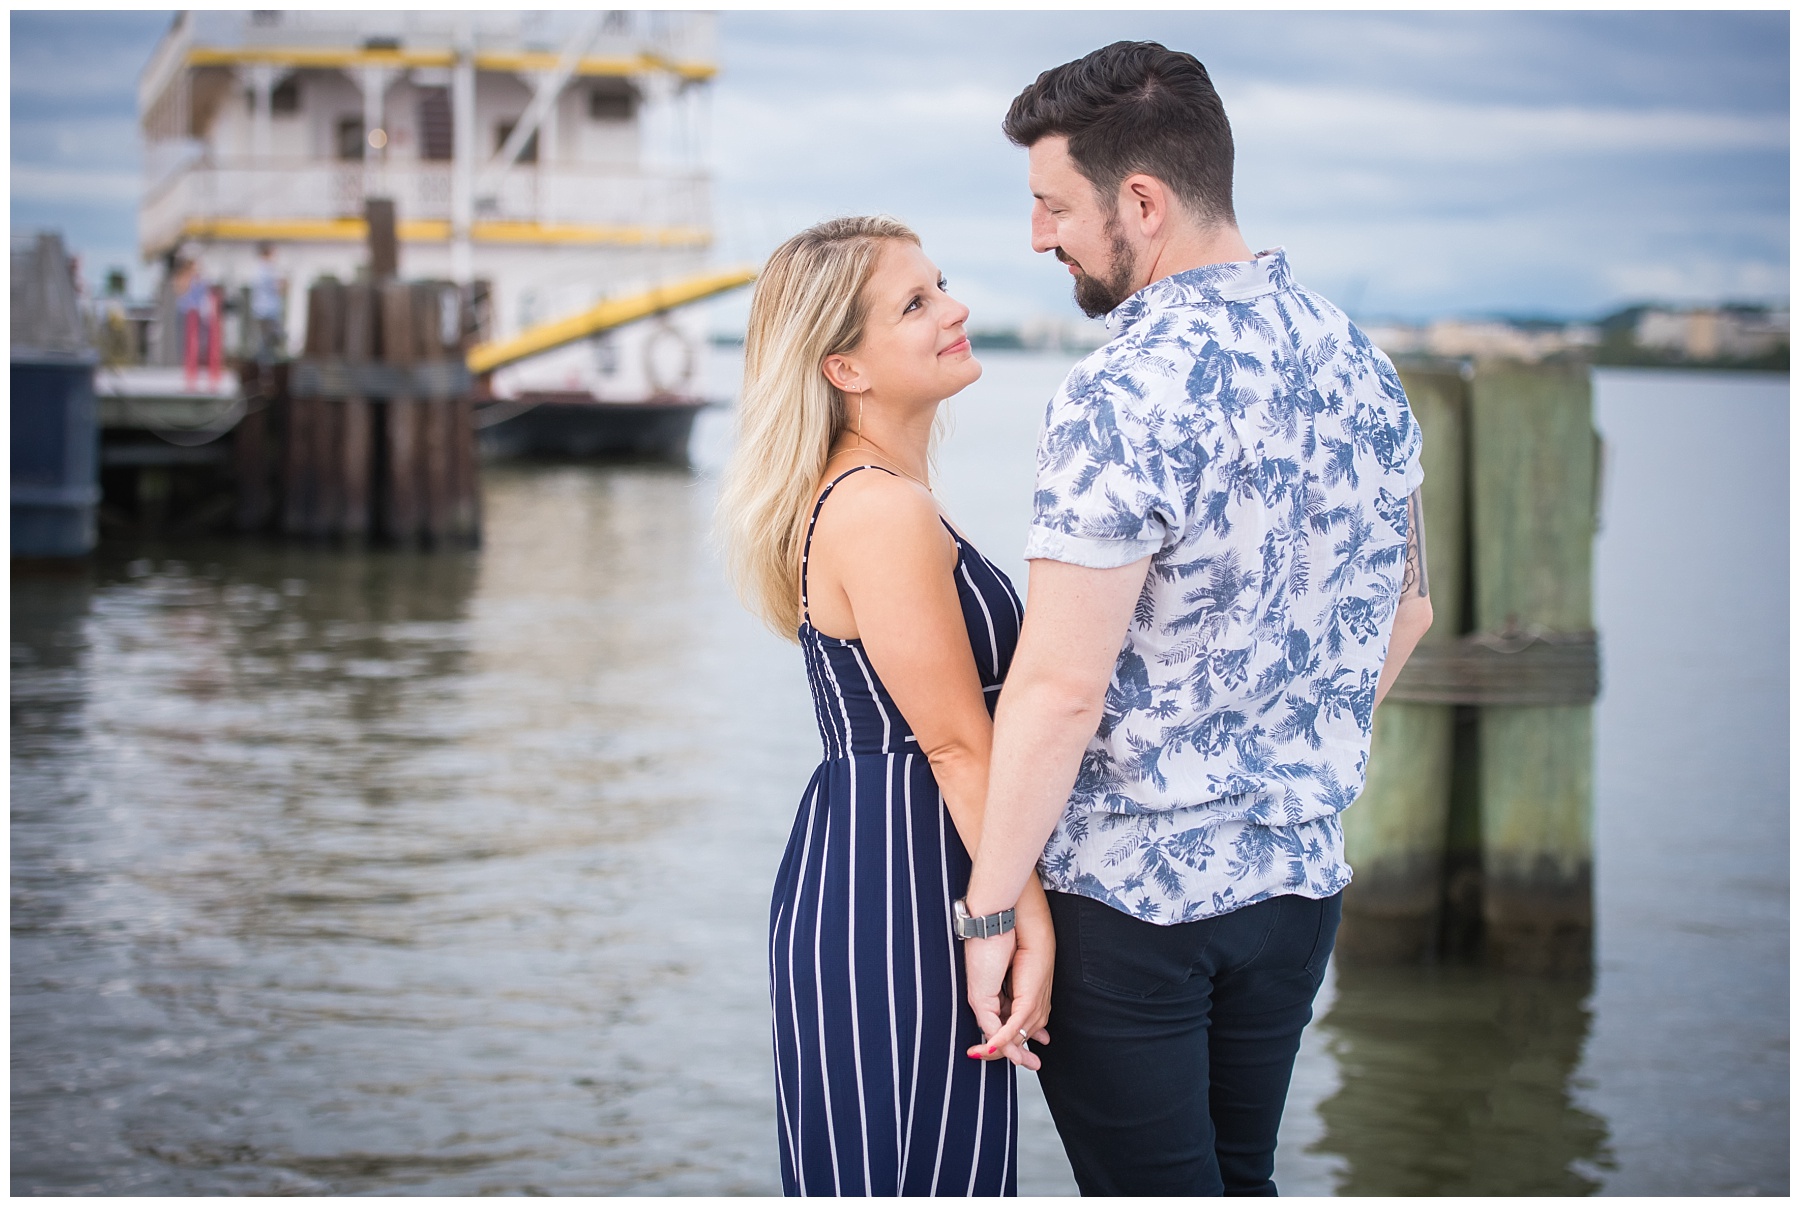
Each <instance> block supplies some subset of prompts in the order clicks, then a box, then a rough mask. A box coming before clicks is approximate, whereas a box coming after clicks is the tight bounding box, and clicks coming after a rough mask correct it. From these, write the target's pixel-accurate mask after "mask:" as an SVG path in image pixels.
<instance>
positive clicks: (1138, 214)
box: [1119, 172, 1174, 239]
mask: <svg viewBox="0 0 1800 1207" xmlns="http://www.w3.org/2000/svg"><path fill="white" fill-rule="evenodd" d="M1172 204H1174V198H1173V197H1171V196H1170V195H1169V188H1168V186H1167V185H1165V184H1164V183H1163V182H1162V181H1160V180H1158V179H1157V178H1156V177H1154V176H1151V175H1149V174H1147V173H1144V172H1134V173H1132V174H1131V175H1130V176H1127V177H1126V178H1125V179H1124V180H1122V181H1120V182H1119V209H1120V211H1121V215H1120V216H1121V217H1122V218H1123V219H1124V220H1125V221H1127V222H1132V223H1135V224H1136V226H1137V229H1138V231H1139V233H1140V234H1142V235H1143V236H1144V237H1145V238H1146V239H1154V238H1155V237H1156V236H1157V235H1159V234H1161V233H1162V230H1163V228H1164V227H1165V226H1166V225H1168V221H1169V207H1170V206H1171V205H1172Z"/></svg>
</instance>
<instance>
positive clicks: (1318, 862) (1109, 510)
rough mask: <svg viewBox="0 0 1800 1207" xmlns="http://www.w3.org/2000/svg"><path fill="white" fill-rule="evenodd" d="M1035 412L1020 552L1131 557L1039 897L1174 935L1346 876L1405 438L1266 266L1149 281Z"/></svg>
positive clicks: (1376, 354) (1361, 374)
mask: <svg viewBox="0 0 1800 1207" xmlns="http://www.w3.org/2000/svg"><path fill="white" fill-rule="evenodd" d="M1107 325H1108V327H1109V328H1110V329H1111V330H1112V331H1113V332H1114V336H1113V338H1112V340H1111V342H1109V343H1108V344H1106V346H1104V347H1103V348H1101V349H1099V350H1098V351H1096V352H1094V353H1093V354H1092V355H1090V356H1088V357H1087V358H1086V359H1084V360H1082V361H1081V362H1080V363H1079V364H1077V365H1076V366H1075V368H1074V369H1073V370H1072V371H1071V372H1070V373H1069V376H1068V378H1067V379H1066V380H1065V381H1064V383H1063V385H1062V387H1061V389H1060V390H1058V392H1057V394H1056V396H1055V397H1054V398H1053V399H1052V400H1051V402H1050V405H1049V408H1048V411H1047V413H1046V415H1045V419H1044V427H1043V430H1042V433H1041V435H1040V438H1039V444H1038V472H1037V491H1036V495H1035V503H1034V516H1033V523H1032V529H1031V534H1030V538H1029V540H1028V543H1027V546H1026V551H1025V556H1026V557H1027V558H1049V559H1051V560H1054V561H1061V562H1070V563H1073V564H1075V565H1080V566H1089V567H1092V568H1095V569H1110V568H1113V567H1117V566H1124V565H1128V564H1129V563H1131V562H1135V561H1137V560H1139V559H1141V558H1144V557H1146V556H1147V557H1149V558H1150V568H1149V573H1148V577H1147V580H1146V582H1145V585H1144V590H1143V594H1142V595H1141V596H1140V598H1139V600H1138V603H1137V608H1136V611H1135V614H1134V615H1133V618H1132V622H1131V625H1130V627H1129V630H1128V632H1127V635H1126V638H1125V643H1124V647H1123V648H1122V649H1121V651H1120V653H1119V659H1118V663H1117V665H1116V667H1115V669H1114V672H1113V678H1112V682H1111V684H1110V685H1109V686H1108V688H1107V692H1106V700H1105V706H1104V711H1103V716H1102V720H1101V722H1100V727H1099V731H1098V732H1097V733H1096V734H1095V735H1094V738H1093V740H1092V741H1090V742H1089V743H1088V747H1087V750H1086V752H1085V753H1084V755H1083V758H1082V762H1081V770H1080V772H1079V774H1078V776H1077V779H1076V782H1075V786H1074V789H1073V791H1072V793H1071V795H1070V798H1069V803H1068V806H1067V808H1066V809H1065V810H1064V812H1063V815H1062V818H1061V820H1060V821H1059V822H1058V824H1057V827H1056V830H1055V832H1054V834H1052V836H1051V838H1050V842H1049V844H1048V846H1047V847H1046V849H1045V852H1044V856H1043V859H1042V860H1041V861H1040V864H1039V872H1040V875H1041V877H1042V879H1043V882H1044V885H1045V887H1047V888H1052V889H1057V890H1060V891H1063V892H1072V893H1079V894H1082V895H1084V896H1088V897H1093V898H1096V899H1098V900H1101V901H1105V902H1107V903H1108V904H1110V905H1112V906H1114V907H1115V908H1118V909H1121V910H1123V911H1125V912H1126V913H1129V914H1131V915H1133V916H1135V917H1138V918H1142V919H1144V920H1146V921H1150V922H1156V923H1164V924H1168V923H1175V922H1185V921H1191V920H1195V919H1199V918H1205V917H1210V916H1212V915H1215V914H1220V913H1226V912H1229V911H1230V910H1233V909H1237V908H1239V907H1241V906H1244V905H1249V904H1252V903H1254V902H1256V901H1260V900H1263V899H1265V898H1268V897H1273V896H1278V895H1281V894H1297V895H1300V896H1306V897H1315V898H1322V897H1327V896H1330V895H1331V894H1333V893H1336V892H1337V891H1339V890H1340V889H1342V888H1343V887H1344V886H1345V885H1346V884H1348V883H1349V880H1350V868H1349V866H1348V865H1347V864H1346V863H1345V862H1344V856H1343V829H1342V825H1341V821H1340V818H1339V814H1341V813H1342V811H1343V810H1344V809H1345V808H1346V807H1347V806H1348V805H1349V804H1350V803H1351V802H1352V801H1354V800H1355V799H1356V797H1357V795H1358V794H1359V793H1360V792H1361V791H1362V786H1363V782H1364V778H1365V770H1366V766H1367V762H1368V756H1369V739H1370V732H1371V725H1372V720H1373V712H1374V707H1375V686H1376V683H1377V681H1378V680H1379V678H1380V675H1381V667H1382V662H1383V660H1384V659H1385V658H1386V655H1387V643H1388V636H1389V633H1390V632H1391V630H1392V627H1393V619H1394V612H1395V609H1396V607H1397V605H1398V602H1399V597H1400V584H1401V579H1402V575H1403V573H1404V558H1405V549H1406V535H1407V533H1406V526H1407V506H1406V502H1407V496H1408V495H1409V494H1410V493H1411V492H1412V491H1413V490H1414V489H1415V488H1417V487H1418V486H1419V484H1420V481H1421V479H1422V477H1423V474H1422V473H1421V471H1420V467H1419V450H1420V445H1421V437H1420V433H1419V429H1418V426H1417V424H1416V423H1415V422H1414V421H1413V418H1412V414H1411V412H1410V410H1409V408H1408V407H1407V403H1406V395H1405V392H1404V391H1403V390H1402V389H1401V386H1400V378H1399V375H1398V374H1397V373H1396V372H1395V371H1394V367H1393V365H1392V363H1391V362H1389V360H1388V359H1387V357H1386V356H1384V355H1383V354H1382V353H1381V352H1380V351H1379V350H1378V349H1377V348H1375V346H1374V345H1373V344H1371V343H1370V342H1369V340H1368V337H1367V336H1365V335H1364V334H1363V333H1362V332H1361V331H1360V330H1358V329H1357V327H1356V326H1355V325H1354V324H1353V323H1351V322H1350V320H1349V319H1348V318H1347V317H1346V316H1345V315H1344V313H1343V312H1342V311H1340V310H1339V309H1337V307H1335V306H1333V305H1332V304H1331V303H1330V302H1328V301H1326V300H1325V299H1324V298H1322V297H1320V296H1319V295H1317V294H1315V293H1313V292H1311V291H1310V290H1307V289H1304V288H1302V287H1300V286H1298V285H1296V284H1294V282H1293V280H1292V278H1291V276H1290V274H1289V270H1288V264H1287V257H1286V255H1285V253H1284V252H1282V251H1281V250H1280V249H1276V250H1274V251H1270V252H1264V253H1262V254H1260V255H1258V256H1257V257H1256V259H1255V260H1254V261H1248V262H1236V263H1227V264H1212V265H1207V266H1205V267H1202V268H1196V269H1192V270H1189V271H1187V272H1181V273H1176V274H1174V275H1173V276H1169V277H1165V278H1163V279H1162V280H1159V281H1155V282H1152V283H1151V284H1150V285H1148V286H1146V287H1145V288H1143V289H1141V290H1139V291H1138V292H1137V293H1136V294H1134V295H1132V296H1131V297H1130V298H1128V299H1127V300H1126V301H1125V302H1124V303H1123V304H1121V305H1120V306H1119V307H1118V308H1117V309H1116V310H1114V311H1113V312H1112V313H1111V314H1110V315H1108V316H1107Z"/></svg>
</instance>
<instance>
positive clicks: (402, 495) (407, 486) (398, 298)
mask: <svg viewBox="0 0 1800 1207" xmlns="http://www.w3.org/2000/svg"><path fill="white" fill-rule="evenodd" d="M413 350H414V334H413V318H412V287H411V286H410V285H407V284H406V283H404V282H400V281H390V282H388V283H386V284H385V285H383V286H381V351H382V360H384V361H385V362H386V363H387V364H389V365H391V366H393V367H395V368H401V369H410V368H411V367H412V365H413V360H414V356H413ZM385 409H386V412H387V414H386V416H385V419H386V435H387V440H386V448H387V464H386V466H385V467H384V471H385V472H384V473H383V475H382V476H383V488H384V496H385V497H384V498H383V500H382V508H381V512H382V533H383V535H385V536H387V537H388V538H390V539H391V540H394V541H398V542H400V543H402V544H409V543H411V542H413V541H415V540H417V539H418V536H419V529H420V521H421V519H422V511H423V508H422V506H421V505H422V503H423V500H422V499H421V498H420V494H421V491H420V486H421V479H422V478H423V475H422V474H421V472H420V468H419V456H420V452H421V446H422V444H423V442H422V441H421V439H420V433H419V415H418V413H417V411H418V407H417V404H416V403H415V402H414V400H413V396H412V391H411V388H410V386H402V387H399V388H398V389H397V390H396V391H395V393H394V394H393V396H392V397H390V398H389V399H388V401H387V406H386V408H385Z"/></svg>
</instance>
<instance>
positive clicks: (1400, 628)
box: [1375, 595, 1431, 708]
mask: <svg viewBox="0 0 1800 1207" xmlns="http://www.w3.org/2000/svg"><path fill="white" fill-rule="evenodd" d="M1430 628H1431V601H1430V600H1429V599H1427V598H1425V597H1424V596H1423V595H1408V596H1407V597H1406V598H1404V599H1402V600H1401V601H1400V608H1399V611H1398V612H1397V613H1395V615H1394V631H1393V633H1392V635H1390V636H1389V638H1388V650H1387V661H1386V662H1383V663H1382V664H1381V679H1380V680H1379V682H1378V683H1377V684H1376V687H1375V707H1377V708H1380V707H1381V702H1382V701H1383V700H1385V699H1387V694H1388V690H1389V689H1390V688H1392V687H1393V686H1394V680H1395V679H1398V678H1399V677H1400V670H1401V668H1402V667H1404V666H1405V665H1406V660H1407V659H1408V658H1410V657H1412V652H1413V650H1414V649H1416V648H1418V644H1419V639H1420V638H1422V637H1423V636H1425V633H1426V631H1427V630H1428V629H1430Z"/></svg>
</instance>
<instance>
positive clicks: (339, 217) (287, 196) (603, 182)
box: [139, 159, 710, 251]
mask: <svg viewBox="0 0 1800 1207" xmlns="http://www.w3.org/2000/svg"><path fill="white" fill-rule="evenodd" d="M369 196H387V197H392V198H393V199H394V203H395V211H396V215H397V217H398V218H399V221H400V223H401V231H402V237H410V238H434V237H448V235H449V227H448V223H449V221H450V217H451V169H450V166H449V165H448V164H441V163H399V164H387V165H384V166H382V167H380V168H375V169H370V168H366V167H365V166H364V165H363V164H361V163H356V162H323V163H322V162H320V161H318V160H311V159H303V160H279V159H270V160H261V161H255V160H239V161H235V162H225V163H218V162H207V161H202V162H199V163H195V164H191V165H189V166H188V167H186V168H183V169H179V170H177V171H175V172H172V173H170V174H169V175H168V176H167V177H166V178H165V179H164V180H163V181H162V182H161V183H160V184H159V185H158V186H157V187H156V188H155V189H153V190H152V191H150V192H148V193H147V194H146V195H145V198H144V201H143V204H142V206H141V208H140V210H139V237H140V242H141V244H142V246H143V247H145V248H146V249H148V250H151V251H162V250H166V249H167V248H170V247H172V246H175V245H176V244H178V243H179V242H181V240H183V239H184V238H189V237H201V238H204V237H208V236H213V237H232V236H233V235H235V236H236V237H245V238H255V237H264V235H262V234H259V233H258V232H259V231H260V232H264V234H266V237H272V238H280V237H283V230H282V224H321V223H333V222H339V221H343V220H345V219H360V218H361V216H362V213H363V204H364V201H365V199H366V198H367V197H369ZM709 211H710V196H709V186H708V181H707V179H706V176H705V174H704V173H700V172H684V171H660V170H645V169H638V168H633V167H629V166H621V165H611V164H579V165H576V164H539V165H521V166H519V167H517V168H515V169H514V170H513V171H512V172H510V173H508V174H507V176H506V177H505V179H504V180H503V181H502V182H501V186H500V188H499V190H498V193H497V195H496V196H495V198H494V201H493V203H492V204H491V205H486V206H483V207H482V209H481V211H480V212H478V213H477V214H476V215H475V217H476V221H477V222H478V223H482V222H487V223H519V224H535V225H538V226H542V227H563V228H569V227H604V228H617V229H619V230H621V231H629V230H632V229H642V230H643V231H646V232H650V233H651V235H652V237H654V234H655V232H658V231H668V230H671V229H682V230H703V229H705V228H706V227H707V225H708V219H709ZM415 223H435V224H441V226H440V227H438V228H424V229H421V228H420V227H418V226H410V227H409V225H408V224H415ZM233 224H238V225H237V226H236V228H235V230H234V229H233ZM296 233H297V232H296ZM307 233H308V234H310V235H312V236H313V237H320V236H328V234H329V231H328V230H325V229H318V230H312V231H309V232H307ZM479 234H480V232H479V231H478V232H477V236H478V237H479ZM353 237H355V236H353ZM626 237H627V238H628V237H629V236H626Z"/></svg>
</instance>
